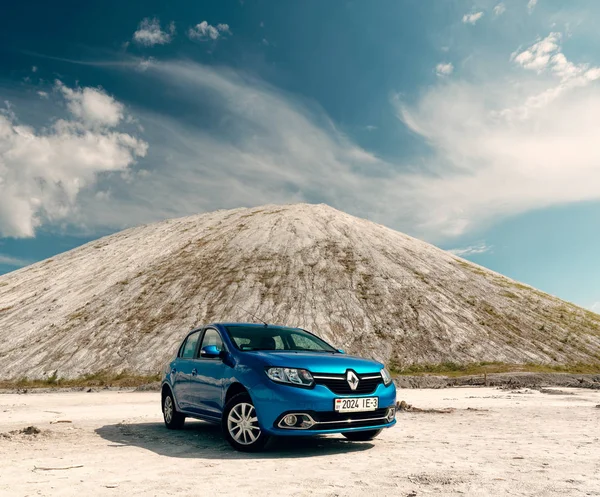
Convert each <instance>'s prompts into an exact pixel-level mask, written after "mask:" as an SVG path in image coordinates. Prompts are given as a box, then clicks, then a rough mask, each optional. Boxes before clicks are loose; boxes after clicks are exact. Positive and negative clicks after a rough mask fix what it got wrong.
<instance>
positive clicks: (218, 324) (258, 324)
mask: <svg viewBox="0 0 600 497" xmlns="http://www.w3.org/2000/svg"><path fill="white" fill-rule="evenodd" d="M206 326H225V327H227V326H245V327H248V328H264V327H265V325H264V324H263V323H236V322H231V323H211V324H209V325H206ZM267 326H268V327H270V328H284V329H288V330H299V329H300V328H296V327H293V326H281V325H279V324H270V323H269V324H268V325H267Z"/></svg>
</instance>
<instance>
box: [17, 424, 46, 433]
mask: <svg viewBox="0 0 600 497" xmlns="http://www.w3.org/2000/svg"><path fill="white" fill-rule="evenodd" d="M41 431H42V430H40V429H39V428H38V427H37V426H28V427H27V428H23V429H22V430H21V432H20V433H22V434H23V435H37V434H38V433H41Z"/></svg>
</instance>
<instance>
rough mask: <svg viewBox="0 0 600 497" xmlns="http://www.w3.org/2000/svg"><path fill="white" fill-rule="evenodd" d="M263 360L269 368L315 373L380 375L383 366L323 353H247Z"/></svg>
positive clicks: (360, 358)
mask: <svg viewBox="0 0 600 497" xmlns="http://www.w3.org/2000/svg"><path fill="white" fill-rule="evenodd" d="M245 354H252V355H254V356H256V357H257V358H260V359H262V360H263V361H264V362H265V364H266V365H268V366H280V367H288V368H303V369H308V370H309V371H311V372H313V373H329V374H343V373H345V372H346V370H348V369H352V370H353V371H355V372H356V373H359V374H364V373H378V372H379V371H380V370H381V369H382V368H383V364H381V363H380V362H377V361H373V360H370V359H363V358H362V357H356V356H351V355H346V354H329V353H323V352H291V351H290V352H270V351H254V352H245Z"/></svg>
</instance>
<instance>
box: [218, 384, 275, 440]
mask: <svg viewBox="0 0 600 497" xmlns="http://www.w3.org/2000/svg"><path fill="white" fill-rule="evenodd" d="M222 427H223V434H224V436H225V438H226V440H227V441H228V442H229V444H230V445H231V446H232V447H233V448H234V449H235V450H239V451H242V452H257V451H259V450H262V449H263V448H264V446H265V445H266V443H267V442H268V441H269V436H268V435H266V434H265V433H264V432H263V431H262V430H261V428H260V426H259V424H258V416H257V414H256V409H255V408H254V404H253V403H252V399H251V398H250V395H248V394H247V393H240V394H238V395H236V396H234V397H233V398H232V399H231V400H230V401H229V402H227V404H226V405H225V409H224V410H223V421H222Z"/></svg>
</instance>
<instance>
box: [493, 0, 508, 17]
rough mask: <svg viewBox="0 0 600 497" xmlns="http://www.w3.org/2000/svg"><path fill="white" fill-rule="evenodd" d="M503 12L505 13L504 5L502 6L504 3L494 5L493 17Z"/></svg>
mask: <svg viewBox="0 0 600 497" xmlns="http://www.w3.org/2000/svg"><path fill="white" fill-rule="evenodd" d="M505 12H506V5H504V3H502V2H500V3H499V4H498V5H496V6H495V7H494V15H495V16H501V15H502V14H504V13H505Z"/></svg>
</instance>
